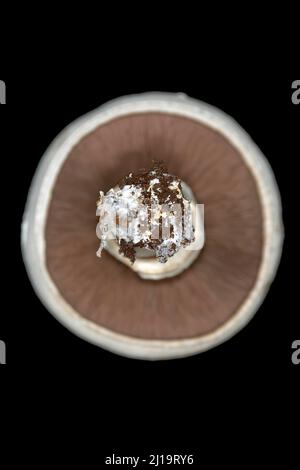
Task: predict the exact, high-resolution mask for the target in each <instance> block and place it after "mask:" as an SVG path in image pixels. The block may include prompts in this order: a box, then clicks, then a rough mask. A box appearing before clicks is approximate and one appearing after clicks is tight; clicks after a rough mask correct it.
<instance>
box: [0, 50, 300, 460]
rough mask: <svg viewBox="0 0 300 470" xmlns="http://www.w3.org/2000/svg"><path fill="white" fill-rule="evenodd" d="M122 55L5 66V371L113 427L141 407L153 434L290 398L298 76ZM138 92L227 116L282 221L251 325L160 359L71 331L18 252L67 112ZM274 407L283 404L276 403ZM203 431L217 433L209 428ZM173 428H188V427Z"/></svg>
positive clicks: (1, 113)
mask: <svg viewBox="0 0 300 470" xmlns="http://www.w3.org/2000/svg"><path fill="white" fill-rule="evenodd" d="M118 59H119V60H117V59H116V58H114V59H112V60H109V61H108V60H106V59H104V58H101V57H100V56H99V60H98V61H96V63H95V61H94V62H93V65H91V64H89V65H88V66H87V65H86V64H83V63H82V62H80V63H79V64H78V65H77V64H76V63H74V62H73V63H72V64H69V63H63V65H60V64H56V66H55V60H54V58H50V57H49V61H48V64H47V63H46V64H45V63H43V65H41V64H40V63H39V62H37V63H35V68H33V67H32V66H31V65H32V64H31V65H30V66H28V68H26V67H22V68H21V69H20V70H19V73H18V74H16V73H14V74H9V73H8V72H7V71H6V70H2V69H1V76H0V79H2V80H5V81H6V85H7V104H6V105H5V106H1V107H0V118H1V148H2V150H1V154H2V172H1V174H2V179H3V184H2V185H1V192H2V205H1V209H2V211H1V212H2V232H3V235H4V242H3V245H2V251H3V253H2V257H3V260H5V264H6V263H7V264H6V266H7V267H6V268H5V274H4V275H3V277H2V281H1V282H2V295H3V297H4V298H5V300H6V302H5V307H4V308H3V309H2V311H1V317H0V318H1V323H0V338H1V339H2V340H4V341H5V342H6V345H7V365H6V366H5V367H1V373H2V372H3V376H7V377H9V376H13V377H14V378H15V380H16V382H15V385H14V389H15V390H16V389H19V388H20V389H21V390H23V391H24V389H26V387H27V386H29V387H30V394H31V398H32V401H34V400H35V398H36V399H38V398H39V397H40V395H41V394H43V393H44V391H45V388H47V391H48V392H47V393H49V390H50V393H49V395H48V397H49V399H50V403H51V402H52V400H53V397H55V399H56V400H57V401H59V402H61V404H62V406H66V407H67V405H68V402H69V400H71V399H74V402H77V403H78V404H80V409H81V411H82V400H87V402H88V405H89V412H91V410H94V412H95V416H96V415H97V417H98V418H99V417H100V415H101V413H99V407H100V409H101V410H106V411H108V413H109V414H111V416H114V418H112V421H113V423H112V424H113V427H114V426H115V427H116V428H118V427H122V425H123V424H124V422H122V419H121V418H120V416H121V415H120V414H119V415H118V414H117V417H116V413H118V412H120V410H122V413H124V412H125V413H128V416H127V421H126V423H131V424H130V426H129V425H128V426H129V427H131V426H133V427H134V426H135V425H134V417H133V416H138V417H139V418H140V419H142V420H143V423H144V426H145V427H148V426H150V424H153V425H154V427H158V428H159V432H160V433H164V426H165V425H166V420H165V419H164V418H166V416H168V417H169V418H168V419H171V421H172V422H174V423H175V424H174V429H176V421H177V420H179V419H180V418H182V417H183V418H185V419H186V420H187V422H189V423H190V424H191V423H192V422H193V420H194V419H196V416H197V420H199V417H201V415H202V413H203V412H204V410H206V412H207V411H209V410H210V409H214V410H215V409H216V408H217V409H219V410H223V411H224V409H226V408H227V407H228V408H229V409H230V408H231V407H232V403H233V402H234V401H235V400H237V401H236V407H237V411H238V409H239V405H237V403H238V399H239V400H241V401H243V400H245V403H246V404H247V408H248V407H249V403H252V402H253V400H254V399H260V400H263V402H264V403H265V404H266V405H267V403H268V396H269V394H273V393H276V392H275V391H276V389H277V385H279V384H281V385H282V384H284V388H285V391H286V392H287V394H288V395H289V396H290V397H291V398H292V397H294V396H295V393H296V392H295V390H296V389H295V384H296V379H297V377H299V372H300V365H299V366H295V365H293V364H292V362H291V354H292V349H291V344H292V342H293V341H294V340H295V339H299V336H300V330H299V326H298V325H299V320H298V318H299V307H298V304H297V300H296V298H297V293H298V289H299V288H298V285H297V284H298V277H299V276H298V273H297V271H294V270H293V268H292V266H293V264H294V263H295V264H296V263H297V257H298V248H297V225H296V220H295V219H296V218H297V217H298V213H299V211H298V210H297V200H298V191H299V180H298V176H297V171H296V166H297V160H298V159H299V127H300V126H299V125H300V105H299V106H295V105H293V104H292V102H291V94H292V90H291V84H292V81H293V80H294V79H296V78H297V76H291V77H290V78H280V77H278V76H277V75H276V74H274V75H270V76H269V77H268V76H262V74H261V73H255V74H253V76H250V75H249V74H245V73H242V72H241V70H239V69H238V68H236V69H235V70H232V71H231V73H227V71H226V73H225V72H223V74H222V73H209V71H208V70H207V69H206V70H203V69H201V68H200V67H198V66H195V67H192V66H190V67H189V68H187V67H180V66H179V65H178V64H176V63H175V64H174V63H172V64H168V63H164V64H163V66H162V65H160V64H159V65H158V64H156V63H155V61H153V59H151V60H150V59H149V62H147V61H146V62H143V66H142V65H141V62H140V61H139V60H138V57H137V58H136V59H135V60H134V61H133V63H132V62H130V63H129V62H126V57H125V59H124V60H123V59H122V58H121V57H118ZM145 91H169V92H184V93H186V94H188V95H189V96H191V97H194V98H199V99H201V100H203V101H206V102H208V103H210V104H213V105H215V106H217V107H219V108H221V109H222V110H223V111H225V112H226V113H228V114H229V115H231V116H233V117H234V118H235V119H236V120H237V121H238V122H239V123H240V124H241V126H242V127H244V128H245V130H246V131H247V132H248V133H249V134H250V136H251V137H252V138H253V139H254V141H255V142H256V143H257V144H258V146H259V147H260V148H261V150H262V151H263V153H264V154H265V155H266V157H267V158H268V160H269V162H270V164H271V166H272V168H273V171H274V174H275V177H276V179H277V183H278V186H279V189H280V192H281V196H282V204H283V219H284V224H285V242H284V250H283V257H282V261H281V264H280V267H279V270H278V273H277V276H276V279H275V281H274V283H273V284H272V286H271V289H270V291H269V293H268V295H267V298H266V299H265V301H264V303H263V305H262V306H261V308H260V309H259V311H258V312H257V314H256V315H255V317H254V318H253V320H252V321H251V322H250V323H249V325H248V326H247V327H246V328H244V329H243V330H242V331H241V332H240V333H238V334H237V335H236V336H235V337H234V338H232V339H231V340H229V341H228V342H226V343H225V344H223V345H220V346H218V347H217V348H215V349H213V350H211V351H208V352H205V353H202V354H200V355H197V356H194V357H190V358H187V359H179V360H173V361H161V362H146V361H139V360H130V359H125V358H123V357H119V356H117V355H114V354H111V353H109V352H107V351H104V350H101V349H100V348H98V347H95V346H93V345H90V344H88V343H86V342H84V341H83V340H81V339H79V338H77V337H76V336H74V335H73V334H72V333H70V332H69V331H68V330H66V329H65V328H64V327H63V326H61V325H60V324H59V323H58V322H57V321H56V320H55V319H54V318H53V317H52V316H51V315H50V314H49V313H48V312H47V310H46V309H45V307H44V306H43V305H42V304H41V303H40V301H39V299H38V298H37V297H36V296H35V294H34V292H33V290H32V288H31V285H30V282H29V280H28V277H27V274H26V272H25V269H24V266H23V262H22V259H21V252H20V224H21V218H22V214H23V210H24V205H25V201H26V197H27V192H28V189H29V186H30V183H31V179H32V177H33V174H34V172H35V169H36V166H37V164H38V162H39V160H40V158H41V156H42V155H43V153H44V151H45V150H46V148H47V146H48V145H49V144H50V142H51V141H52V139H53V138H54V137H55V136H56V135H57V134H58V133H59V132H60V131H61V130H62V129H63V128H64V127H65V126H66V125H67V124H69V123H70V122H71V121H72V120H74V119H76V118H77V117H79V116H81V115H82V114H84V113H86V112H88V111H90V110H92V109H94V108H95V107H97V106H99V105H101V104H102V103H104V102H106V101H108V100H110V99H112V98H115V97H118V96H122V95H127V94H131V93H139V92H145ZM3 273H4V272H3ZM4 369H5V371H4ZM24 374H25V375H26V379H24ZM24 380H25V382H24ZM245 403H244V405H242V406H241V410H242V412H243V413H245ZM44 404H45V403H44ZM78 406H79V405H78ZM202 410H203V411H202ZM275 411H276V414H278V409H274V412H275ZM227 412H228V414H230V413H229V410H227ZM227 418H228V416H227ZM73 419H74V417H73ZM158 423H159V424H158ZM99 426H100V427H101V424H100V423H99ZM128 429H129V428H128ZM140 429H143V427H142V428H140ZM107 432H108V431H107ZM128 432H129V430H128ZM141 432H144V431H141ZM207 432H208V433H209V434H210V433H211V436H212V438H213V435H214V430H211V429H209V430H207ZM166 433H167V431H166ZM180 433H181V434H180V435H184V434H185V431H184V428H181V431H180ZM94 438H95V436H94ZM112 439H113V438H112ZM112 442H113V441H112ZM185 449H186V448H185ZM166 450H167V447H165V448H164V451H165V452H166ZM127 454H128V455H129V454H130V452H128V451H127Z"/></svg>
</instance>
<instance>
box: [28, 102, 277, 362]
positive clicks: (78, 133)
mask: <svg viewBox="0 0 300 470" xmlns="http://www.w3.org/2000/svg"><path fill="white" fill-rule="evenodd" d="M149 112H162V113H168V114H173V115H174V114H175V115H180V116H185V117H188V118H191V119H194V120H196V121H200V122H202V123H204V124H207V125H208V126H210V127H212V128H213V129H216V130H217V131H219V132H220V133H221V134H223V135H224V136H225V137H226V138H227V139H228V140H229V141H230V142H231V143H232V144H233V145H234V146H235V147H236V148H237V149H238V150H239V151H240V153H241V155H242V157H243V158H244V159H245V162H246V164H247V165H248V167H249V168H250V170H251V172H252V174H253V175H254V178H255V180H256V182H257V187H258V191H259V194H260V197H261V202H262V207H263V216H264V247H263V255H262V262H261V266H260V269H259V273H258V277H257V280H256V283H255V285H254V287H253V289H252V290H251V291H250V292H249V295H248V297H247V298H246V300H245V301H244V302H243V304H242V305H241V307H240V308H239V310H238V311H237V312H236V314H235V315H234V316H233V317H232V318H231V319H230V320H229V321H228V322H226V323H225V324H224V325H222V326H221V327H220V328H218V329H217V330H215V331H214V332H212V333H210V334H207V335H204V336H201V337H197V338H192V339H182V340H146V339H139V338H134V337H129V336H125V335H122V334H119V333H115V332H113V331H111V330H108V329H106V328H103V327H101V326H99V325H97V324H95V323H93V322H90V321H88V320H86V319H85V318H84V317H82V316H81V315H79V314H78V313H77V312H76V311H75V310H74V309H73V308H72V307H71V305H69V304H68V303H67V302H66V301H65V299H64V298H63V297H62V296H61V294H60V293H59V291H58V289H57V287H56V285H55V284H54V282H53V281H52V279H51V277H50V276H49V273H48V272H47V269H46V260H45V238H44V232H45V224H46V219H47V212H48V207H49V203H50V200H51V195H52V190H53V187H54V185H55V181H56V177H57V175H58V173H59V171H60V168H61V166H62V164H63V163H64V161H65V159H66V158H67V156H68V154H69V153H70V151H71V149H72V148H73V147H74V145H76V144H77V143H78V142H79V141H80V140H81V139H82V138H83V137H84V136H85V135H86V134H88V133H90V132H92V131H93V130H94V129H95V128H96V127H98V126H99V125H102V124H105V123H107V122H108V121H110V120H112V119H115V118H118V117H121V116H125V115H128V114H133V113H149ZM283 237H284V230H283V224H282V216H281V203H280V195H279V191H278V188H277V184H276V181H275V178H274V175H273V173H272V170H271V168H270V166H269V164H268V162H267V160H266V158H265V157H264V156H263V154H262V153H261V151H260V150H259V148H258V147H257V146H256V144H255V143H254V142H253V141H252V139H251V138H250V136H249V135H248V134H247V133H246V132H245V131H244V130H243V129H242V128H241V127H240V126H239V125H238V124H237V123H236V122H235V121H234V120H233V119H232V118H231V117H229V116H228V115H226V114H225V113H223V112H222V111H220V110H219V109H217V108H215V107H213V106H210V105H208V104H206V103H204V102H201V101H197V100H195V99H192V98H189V97H187V96H186V95H183V94H181V93H180V94H172V93H144V94H140V95H131V96H125V97H122V98H118V99H116V100H113V101H110V102H109V103H106V104H105V105H102V106H100V107H99V108H98V109H96V110H94V111H92V112H90V113H88V114H86V115H84V116H83V117H81V118H79V119H77V120H76V121H74V122H73V123H71V124H70V125H69V126H68V127H66V128H65V129H64V130H63V131H62V132H61V133H60V134H59V135H58V137H56V138H55V139H54V141H53V142H52V144H51V145H50V146H49V148H48V149H47V150H46V152H45V154H44V156H43V157H42V159H41V162H40V164H39V166H38V169H37V171H36V173H35V176H34V179H33V182H32V184H31V187H30V191H29V195H28V200H27V203H26V208H25V212H24V216H23V222H22V230H21V244H22V253H23V259H24V262H25V266H26V268H27V272H28V275H29V278H30V280H31V283H32V285H33V287H34V290H35V292H36V294H37V295H38V296H39V298H40V299H41V301H42V302H43V303H44V305H45V306H46V307H47V308H48V310H49V311H50V312H51V313H52V314H53V316H54V317H55V318H56V319H57V320H58V321H60V322H61V323H62V324H63V325H64V326H66V327H67V328H68V329H69V330H70V331H72V332H73V333H75V334H76V335H78V336H80V337H81V338H83V339H85V340H87V341H89V342H91V343H93V344H96V345H98V346H101V347H103V348H105V349H108V350H109V351H112V352H115V353H117V354H121V355H123V356H127V357H133V358H139V359H152V360H157V359H171V358H178V357H185V356H190V355H192V354H196V353H199V352H202V351H206V350H208V349H210V348H212V347H214V346H217V345H218V344H221V343H223V342H224V341H226V340H228V339H229V338H230V337H232V336H233V335H234V334H236V333H237V332H238V331H239V330H241V328H243V327H244V326H245V325H246V324H247V323H248V322H249V320H250V319H251V318H252V317H253V315H254V314H255V312H256V311H257V309H258V307H259V306H260V305H261V303H262V301H263V300H264V298H265V296H266V294H267V291H268V289H269V286H270V284H271V282H272V280H273V278H274V276H275V274H276V270H277V267H278V264H279V261H280V256H281V251H282V243H283Z"/></svg>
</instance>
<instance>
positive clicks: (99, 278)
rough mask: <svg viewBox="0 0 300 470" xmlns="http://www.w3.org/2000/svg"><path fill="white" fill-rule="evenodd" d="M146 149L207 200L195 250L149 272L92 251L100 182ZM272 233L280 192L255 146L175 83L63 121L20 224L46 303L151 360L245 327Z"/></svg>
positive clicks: (273, 241)
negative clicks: (174, 264) (155, 276)
mask: <svg viewBox="0 0 300 470" xmlns="http://www.w3.org/2000/svg"><path fill="white" fill-rule="evenodd" d="M153 159H157V160H163V161H164V162H166V164H167V166H168V168H170V169H171V171H172V173H173V174H175V175H178V176H180V178H181V179H182V181H184V182H185V183H186V185H187V188H190V189H191V191H192V194H193V195H194V197H195V200H196V201H201V202H202V203H203V204H204V208H205V244H204V246H203V248H202V250H201V251H200V253H197V257H196V259H193V262H191V263H190V264H189V266H188V267H187V269H185V270H181V271H182V272H181V273H180V274H179V273H177V275H175V276H173V277H170V278H164V279H160V280H155V281H153V280H150V279H143V278H141V277H140V276H138V275H137V273H136V272H134V270H132V269H128V266H126V265H125V264H124V263H121V262H120V261H119V260H117V259H116V258H115V257H113V256H111V254H110V253H108V252H103V255H102V258H101V262H99V259H98V258H97V257H96V256H95V252H96V251H97V249H98V242H99V240H98V239H97V237H96V234H95V226H96V219H95V200H96V198H97V195H98V192H99V188H103V191H105V192H106V191H108V190H109V189H110V188H113V187H114V185H115V183H116V181H118V180H119V179H120V178H121V177H122V176H123V175H124V174H128V173H129V172H130V171H136V170H138V169H139V168H141V167H148V166H149V162H151V160H153ZM282 242H283V225H282V219H281V203H280V196H279V191H278V188H277V185H276V182H275V179H274V176H273V173H272V170H271V168H270V166H269V164H268V162H267V160H266V159H265V157H264V156H263V154H262V153H261V151H260V150H259V149H258V147H257V146H256V145H255V143H254V142H253V141H252V140H251V138H250V137H249V135H248V134H247V133H246V132H245V131H244V130H243V129H242V128H241V127H240V126H239V125H238V124H237V123H236V122H235V121H234V120H233V119H232V118H230V117H229V116H227V115H226V114H224V113H223V112H222V111H220V110H218V109H217V108H214V107H212V106H210V105H208V104H206V103H203V102H200V101H197V100H194V99H192V98H189V97H187V96H185V95H182V94H179V95H177V94H168V93H145V94H141V95H133V96H127V97H123V98H119V99H117V100H114V101H112V102H109V103H107V104H105V105H103V106H101V107H100V108H98V109H96V110H95V111H93V112H91V113H89V114H87V115H85V116H83V117H82V118H79V119H78V120H77V121H75V122H74V123H72V124H71V125H69V126H68V127H67V128H66V129H65V130H64V131H63V132H62V133H61V134H60V135H59V136H58V137H57V138H56V139H55V140H54V142H53V143H52V144H51V145H50V147H49V148H48V150H47V151H46V153H45V155H44V157H43V159H42V161H41V163H40V165H39V167H38V170H37V172H36V175H35V177H34V180H33V182H32V185H31V188H30V191H29V196H28V201H27V204H26V208H25V213H24V218H23V223H22V250H23V258H24V262H25V265H26V268H27V271H28V274H29V277H30V279H31V282H32V285H33V287H34V289H35V291H36V293H37V294H38V296H39V297H40V299H41V300H42V302H43V303H44V304H45V305H46V306H47V308H48V309H49V311H50V312H51V313H52V314H53V315H54V316H55V317H56V318H57V319H58V320H59V321H60V322H61V323H62V324H64V325H65V326H66V327H67V328H68V329H70V330H71V331H73V332H74V333H75V334H77V335H78V336H81V337H82V338H84V339H85V340H87V341H90V342H92V343H94V344H96V345H98V346H101V347H103V348H106V349H108V350H110V351H113V352H115V353H118V354H121V355H124V356H128V357H134V358H140V359H152V360H153V359H171V358H175V357H184V356H189V355H192V354H196V353H199V352H202V351H205V350H207V349H210V348H212V347H214V346H216V345H218V344H220V343H222V342H224V341H226V340H228V339H229V338H230V337H231V336H233V335H234V334H236V333H237V332H238V331H239V330H240V329H241V328H243V327H244V326H245V325H246V324H247V323H248V321H249V320H250V319H251V318H252V317H253V315H254V314H255V312H256V311H257V309H258V307H259V306H260V304H261V303H262V301H263V299H264V297H265V295H266V293H267V291H268V288H269V286H270V284H271V282H272V280H273V278H274V276H275V273H276V270H277V266H278V263H279V260H280V255H281V248H282ZM181 266H182V265H181Z"/></svg>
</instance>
